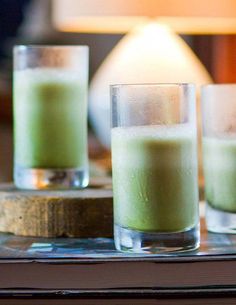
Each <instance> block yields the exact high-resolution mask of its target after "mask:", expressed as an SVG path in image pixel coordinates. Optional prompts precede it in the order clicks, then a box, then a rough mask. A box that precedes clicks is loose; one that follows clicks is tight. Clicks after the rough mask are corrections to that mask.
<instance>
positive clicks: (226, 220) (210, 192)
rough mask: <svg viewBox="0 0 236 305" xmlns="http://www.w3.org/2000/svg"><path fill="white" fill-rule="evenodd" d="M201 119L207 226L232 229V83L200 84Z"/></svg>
mask: <svg viewBox="0 0 236 305" xmlns="http://www.w3.org/2000/svg"><path fill="white" fill-rule="evenodd" d="M202 123H203V169H204V177H205V198H206V202H207V205H206V223H207V228H208V230H209V231H212V232H218V233H236V84H222V85H206V86H203V87H202Z"/></svg>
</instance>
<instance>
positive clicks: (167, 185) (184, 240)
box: [111, 84, 199, 253]
mask: <svg viewBox="0 0 236 305" xmlns="http://www.w3.org/2000/svg"><path fill="white" fill-rule="evenodd" d="M111 104H112V131H111V134H112V175H113V193H114V235H115V236H114V237H115V245H116V248H117V249H118V250H121V251H130V252H137V253H169V252H179V251H187V250H193V249H196V248H197V247H198V246H199V207H198V166H197V132H196V110H195V87H194V85H192V84H131V85H113V86H111Z"/></svg>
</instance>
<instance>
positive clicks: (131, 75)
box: [53, 0, 236, 147]
mask: <svg viewBox="0 0 236 305" xmlns="http://www.w3.org/2000/svg"><path fill="white" fill-rule="evenodd" d="M157 17H158V18H157ZM150 18H151V20H150ZM53 20H54V24H55V25H56V27H57V28H58V29H59V30H61V31H70V32H75V31H76V32H97V33H101V32H102V33H124V32H127V31H129V33H128V34H127V35H126V36H124V38H123V39H121V41H120V42H119V43H118V44H117V45H116V46H115V48H114V49H113V50H112V51H111V53H110V54H109V55H108V57H107V58H106V59H105V60H104V62H103V63H102V65H101V66H100V68H99V69H98V70H97V72H96V74H95V75H94V77H93V79H92V82H91V86H90V107H89V108H90V116H91V118H92V123H93V125H94V127H95V131H96V132H97V134H98V136H99V138H100V140H101V142H102V143H103V144H104V145H106V146H107V147H109V144H110V143H109V141H110V120H109V85H110V84H112V83H138V82H194V83H196V84H204V83H209V82H212V80H211V77H210V76H209V74H208V73H207V71H206V69H205V68H204V66H203V65H202V64H201V62H200V61H199V60H198V58H197V57H196V55H195V54H194V53H193V52H192V51H191V49H190V48H189V47H188V46H187V44H186V43H185V42H184V41H183V40H182V39H181V38H180V37H179V36H177V35H176V34H175V32H176V33H181V34H185V33H187V34H189V33H193V34H196V33H199V34H202V33H205V34H209V33H210V34H215V33H226V32H227V33H234V32H236V1H234V0H224V1H221V0H208V2H207V4H206V1H202V0H191V1H190V0H179V1H176V0H116V1H112V0H54V5H53ZM148 21H149V22H150V21H151V22H152V23H150V24H148ZM153 21H156V23H153ZM157 22H158V23H157ZM163 24H166V25H169V26H170V27H169V28H168V27H166V26H163ZM137 25H138V26H137ZM135 26H137V27H135Z"/></svg>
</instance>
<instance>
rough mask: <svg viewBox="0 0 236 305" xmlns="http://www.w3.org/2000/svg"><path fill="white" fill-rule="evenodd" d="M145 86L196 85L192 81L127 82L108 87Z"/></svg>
mask: <svg viewBox="0 0 236 305" xmlns="http://www.w3.org/2000/svg"><path fill="white" fill-rule="evenodd" d="M147 86H150V87H151V86H153V87H168V86H169V87H171V86H173V87H174V86H176V87H193V88H194V87H195V86H196V85H195V84H194V83H184V82H183V83H181V82H179V83H177V82H175V83H127V84H124V83H123V84H111V85H110V88H119V87H147Z"/></svg>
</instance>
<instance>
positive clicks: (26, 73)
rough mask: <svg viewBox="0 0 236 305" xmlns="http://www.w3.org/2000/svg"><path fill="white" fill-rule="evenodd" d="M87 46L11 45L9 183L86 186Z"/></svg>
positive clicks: (35, 186) (37, 186) (41, 186)
mask: <svg viewBox="0 0 236 305" xmlns="http://www.w3.org/2000/svg"><path fill="white" fill-rule="evenodd" d="M87 91H88V47H87V46H23V45H21V46H16V47H15V48H14V182H15V184H16V186H17V187H18V188H23V189H47V188H59V189H60V188H82V187H86V186H87V185H88V152H87Z"/></svg>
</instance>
